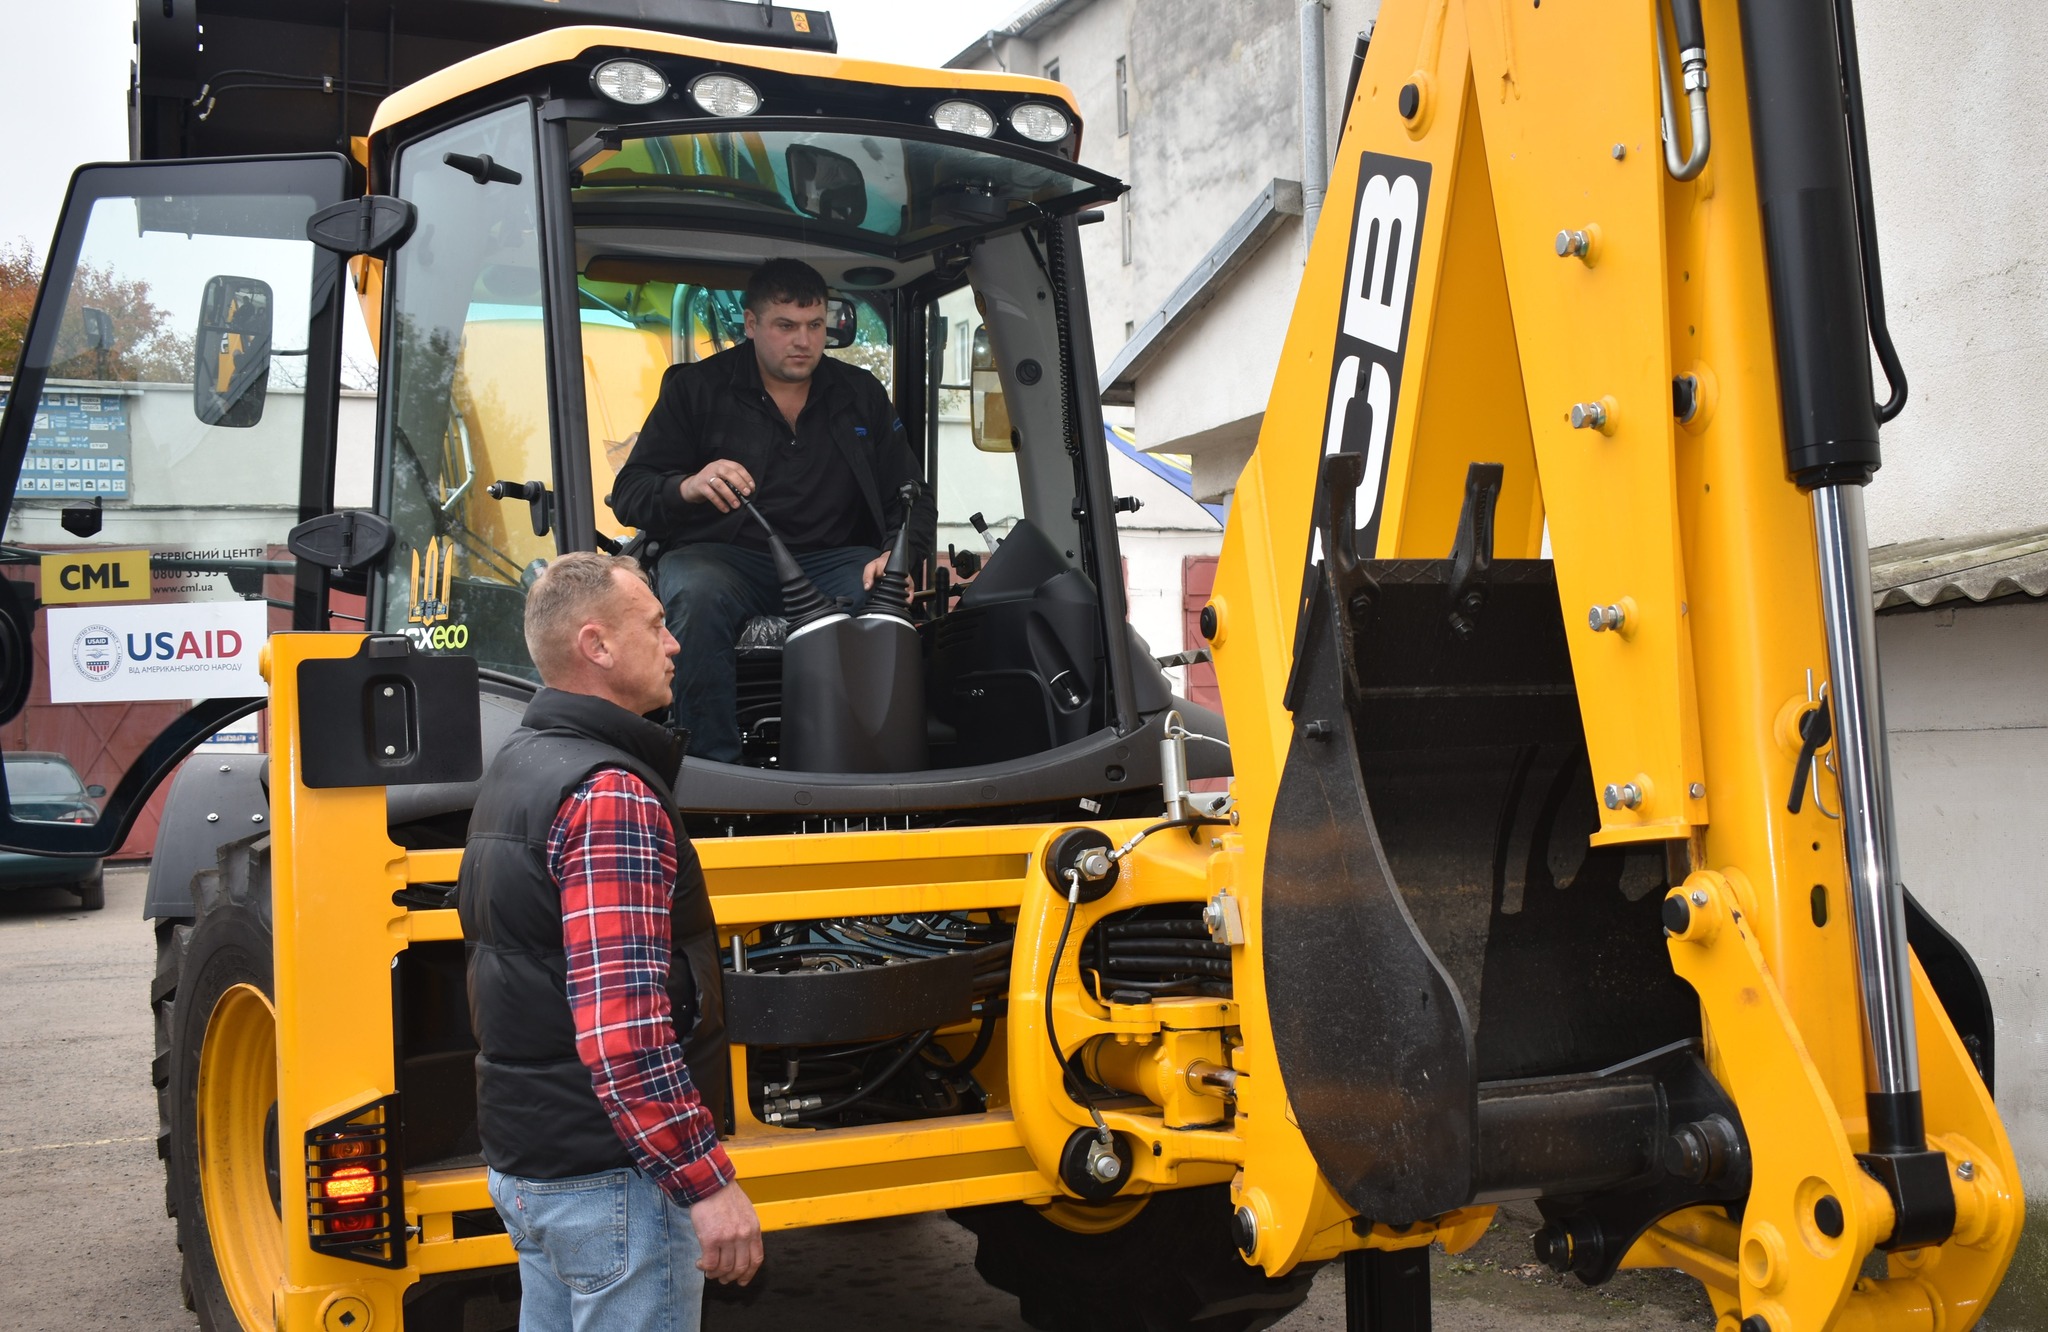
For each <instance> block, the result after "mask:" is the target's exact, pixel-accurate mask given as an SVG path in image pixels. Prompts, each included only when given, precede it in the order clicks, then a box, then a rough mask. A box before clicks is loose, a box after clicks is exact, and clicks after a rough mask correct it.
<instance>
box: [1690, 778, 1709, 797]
mask: <svg viewBox="0 0 2048 1332" xmlns="http://www.w3.org/2000/svg"><path fill="white" fill-rule="evenodd" d="M1685 789H1686V793H1687V794H1688V795H1690V796H1691V797H1692V798H1693V799H1694V800H1705V799H1706V798H1707V784H1706V783H1705V782H1694V783H1693V784H1692V785H1691V786H1688V787H1686V788H1685Z"/></svg>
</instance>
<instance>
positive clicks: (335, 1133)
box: [306, 1096, 405, 1268]
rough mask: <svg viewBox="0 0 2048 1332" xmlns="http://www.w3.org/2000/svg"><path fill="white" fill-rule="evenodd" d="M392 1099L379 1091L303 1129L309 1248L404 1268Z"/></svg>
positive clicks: (402, 1214)
mask: <svg viewBox="0 0 2048 1332" xmlns="http://www.w3.org/2000/svg"><path fill="white" fill-rule="evenodd" d="M397 1134H398V1098H397V1097H396V1096H386V1097H384V1098H383V1099H382V1100H379V1101H375V1102H373V1103H371V1104H370V1105H367V1106H364V1107H363V1108H362V1109H360V1110H356V1111H353V1112H351V1113H349V1114H346V1115H343V1116H341V1117H340V1118H339V1119H330V1120H328V1121H327V1122H326V1123H325V1124H321V1125H319V1126H318V1127H316V1128H314V1129H312V1130H310V1131H309V1132H308V1133H307V1134H306V1226H307V1230H308V1232H309V1235H308V1238H309V1240H310V1242H311V1244H312V1247H313V1251H314V1252H316V1253H325V1254H330V1255H332V1256H333V1257H336V1258H347V1259H350V1260H352V1261H355V1262H359V1263H370V1264H372V1265H374V1266H377V1267H392V1268H397V1267H404V1266H405V1186H404V1181H403V1180H402V1179H401V1178H400V1171H399V1164H398V1140H397Z"/></svg>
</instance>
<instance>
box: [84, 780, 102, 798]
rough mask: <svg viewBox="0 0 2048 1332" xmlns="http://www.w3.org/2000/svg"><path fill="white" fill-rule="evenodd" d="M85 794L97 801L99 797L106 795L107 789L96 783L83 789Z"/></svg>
mask: <svg viewBox="0 0 2048 1332" xmlns="http://www.w3.org/2000/svg"><path fill="white" fill-rule="evenodd" d="M85 793H86V794H87V795H89V796H91V797H92V798H93V799H94V800H98V799H99V798H100V797H101V796H103V795H105V794H106V793H107V788H106V787H104V786H101V785H100V784H99V783H98V782H94V783H93V784H92V785H91V786H88V787H86V788H85Z"/></svg>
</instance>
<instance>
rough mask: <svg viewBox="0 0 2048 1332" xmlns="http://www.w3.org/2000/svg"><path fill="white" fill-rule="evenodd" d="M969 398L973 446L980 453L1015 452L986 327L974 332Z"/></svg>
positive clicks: (1000, 383)
mask: <svg viewBox="0 0 2048 1332" xmlns="http://www.w3.org/2000/svg"><path fill="white" fill-rule="evenodd" d="M968 399H969V403H970V406H971V409H972V412H973V416H974V447H975V448H977V449H980V450H981V451H982V452H983V453H1015V452H1016V451H1017V440H1016V433H1015V432H1014V431H1013V430H1011V429H1010V408H1009V406H1008V404H1007V403H1005V402H1004V401H1003V381H1002V377H1001V376H1000V375H998V374H997V373H996V354H995V350H994V349H993V348H991V347H990V346H989V341H988V325H987V324H982V325H980V326H979V327H977V328H976V329H975V330H974V364H973V369H972V371H971V372H970V373H969V375H968Z"/></svg>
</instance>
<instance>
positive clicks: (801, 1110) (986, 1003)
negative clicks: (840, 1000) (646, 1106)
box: [745, 912, 1015, 1127]
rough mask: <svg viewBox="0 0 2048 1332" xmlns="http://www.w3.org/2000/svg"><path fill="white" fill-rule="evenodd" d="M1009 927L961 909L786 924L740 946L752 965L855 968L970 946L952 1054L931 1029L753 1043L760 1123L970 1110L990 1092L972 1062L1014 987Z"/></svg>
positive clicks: (983, 1050) (861, 1120) (839, 1121)
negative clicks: (956, 1048)
mask: <svg viewBox="0 0 2048 1332" xmlns="http://www.w3.org/2000/svg"><path fill="white" fill-rule="evenodd" d="M1014 933H1015V930H1014V927H1012V926H1010V925H1008V924H1006V923H1004V922H1001V921H994V920H986V919H977V918H976V917H975V916H973V915H970V914H969V913H966V912H933V913H928V914H925V915H918V916H889V917H858V918H845V919H838V920H816V921H795V922H784V923H781V924H777V925H771V926H768V927H766V928H765V929H764V930H763V931H762V937H761V941H760V943H759V944H757V945H755V946H754V947H752V948H749V949H747V950H746V952H745V964H746V967H747V969H748V970H749V971H757V972H777V973H787V972H796V971H854V970H859V969H862V968H865V967H874V966H886V965H888V964H889V963H891V962H906V961H917V960H921V959H924V958H932V957H944V956H949V955H955V954H960V953H966V954H968V955H970V956H972V957H973V958H974V986H973V993H974V1007H973V1009H972V1012H973V1015H974V1016H975V1017H976V1018H977V1019H979V1024H980V1025H979V1027H978V1028H977V1030H976V1031H975V1035H974V1041H973V1043H972V1045H970V1046H969V1047H968V1048H967V1049H966V1050H965V1051H964V1052H962V1053H961V1054H960V1056H959V1057H958V1058H954V1057H953V1056H952V1055H950V1054H949V1053H948V1052H947V1051H946V1049H945V1047H944V1046H943V1045H941V1044H940V1043H938V1042H937V1041H936V1040H934V1035H935V1033H934V1032H933V1031H930V1030H927V1031H918V1032H910V1033H906V1034H903V1035H898V1036H890V1037H887V1038H885V1039H882V1040H879V1041H869V1042H865V1043H862V1044H858V1045H846V1046H790V1047H782V1048H766V1047H763V1048H756V1049H753V1050H751V1051H749V1059H748V1082H749V1084H750V1090H751V1092H752V1093H753V1103H754V1113H755V1114H756V1115H757V1116H759V1117H760V1118H761V1119H762V1121H763V1122H765V1123H770V1124H780V1125H785V1126H787V1125H803V1126H807V1127H840V1126H843V1125H849V1124H868V1123H879V1122H885V1121H895V1120H905V1119H928V1118H932V1117H935V1116H939V1115H953V1114H972V1113H975V1112H977V1111H980V1110H981V1109H983V1108H984V1107H985V1104H986V1097H985V1095H984V1094H983V1092H982V1089H981V1086H980V1084H979V1083H977V1082H976V1081H975V1079H974V1076H973V1074H974V1069H975V1066H976V1065H977V1064H979V1063H980V1062H981V1059H982V1057H983V1056H984V1055H986V1054H987V1053H988V1050H989V1046H990V1045H991V1044H992V1043H993V1040H994V1037H995V1029H996V1023H997V1020H998V1019H1000V1018H1001V1016H1002V1014H1003V1011H1004V1007H1005V999H1004V996H1005V994H1006V992H1007V991H1008V989H1009V985H1010V951H1011V941H1012V936H1013V935H1014Z"/></svg>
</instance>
